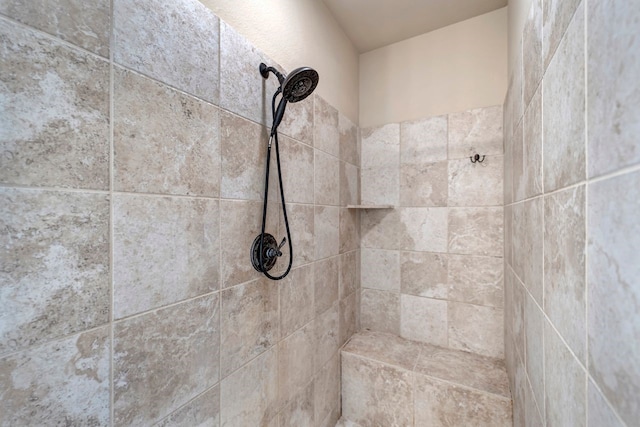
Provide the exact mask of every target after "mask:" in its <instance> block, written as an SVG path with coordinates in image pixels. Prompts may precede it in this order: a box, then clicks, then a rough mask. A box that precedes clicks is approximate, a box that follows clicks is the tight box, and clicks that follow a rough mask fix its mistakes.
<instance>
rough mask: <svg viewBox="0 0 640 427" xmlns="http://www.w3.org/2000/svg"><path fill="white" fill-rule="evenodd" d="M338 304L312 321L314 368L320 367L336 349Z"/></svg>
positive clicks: (338, 317)
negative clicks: (314, 338)
mask: <svg viewBox="0 0 640 427" xmlns="http://www.w3.org/2000/svg"><path fill="white" fill-rule="evenodd" d="M339 311H340V310H339V305H338V304H334V305H333V306H332V307H331V308H330V309H328V310H327V311H325V312H324V313H322V314H320V315H319V316H318V317H316V319H315V320H314V322H313V327H314V328H315V334H316V351H315V353H314V357H313V359H314V362H313V363H314V370H315V371H318V370H319V369H320V368H322V367H323V366H324V365H325V364H326V363H327V362H328V361H329V360H330V359H331V358H332V357H333V356H334V355H335V354H336V352H337V351H338V348H339V341H340V312H339Z"/></svg>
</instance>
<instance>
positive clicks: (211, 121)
mask: <svg viewBox="0 0 640 427" xmlns="http://www.w3.org/2000/svg"><path fill="white" fill-rule="evenodd" d="M114 91H115V93H114V102H115V110H114V111H115V113H114V154H115V156H114V162H115V163H114V181H115V182H114V186H115V189H116V190H119V191H129V192H143V193H159V194H181V195H198V196H210V197H217V196H218V195H219V192H220V132H219V131H220V129H219V112H218V109H217V108H216V107H214V106H213V105H211V104H208V103H206V102H203V101H201V100H199V99H197V98H193V97H191V96H188V95H185V94H183V93H180V92H178V91H176V90H173V89H170V88H169V87H167V86H164V85H162V84H160V83H157V82H154V81H153V80H150V79H148V78H145V77H142V76H140V75H138V74H135V73H133V72H131V71H127V70H124V69H122V68H119V67H116V68H115V71H114Z"/></svg>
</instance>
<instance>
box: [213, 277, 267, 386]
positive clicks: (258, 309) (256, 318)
mask: <svg viewBox="0 0 640 427" xmlns="http://www.w3.org/2000/svg"><path fill="white" fill-rule="evenodd" d="M221 298H222V301H221V306H222V308H221V320H220V331H221V332H220V348H221V354H220V369H221V375H222V377H223V378H224V377H226V376H227V375H229V374H230V373H231V372H233V371H234V370H236V369H237V368H239V367H240V366H242V365H243V364H245V363H246V362H248V361H249V360H251V359H253V358H254V357H256V356H257V355H259V354H260V353H263V352H264V351H266V350H268V349H269V347H271V346H272V345H274V344H275V343H276V342H277V340H278V282H275V281H273V280H268V279H266V278H264V279H258V280H254V281H252V282H249V283H245V284H243V285H239V286H234V287H232V288H230V289H226V290H224V291H222V295H221Z"/></svg>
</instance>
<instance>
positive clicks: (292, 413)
mask: <svg viewBox="0 0 640 427" xmlns="http://www.w3.org/2000/svg"><path fill="white" fill-rule="evenodd" d="M313 412H314V383H313V381H312V382H310V383H309V384H308V385H307V386H306V387H305V388H304V389H303V390H302V391H298V392H297V393H296V395H295V396H294V397H293V398H292V399H291V400H290V401H289V403H287V404H285V405H284V407H283V408H282V410H281V411H280V414H279V415H278V423H279V424H278V426H279V427H300V426H312V425H314V424H313Z"/></svg>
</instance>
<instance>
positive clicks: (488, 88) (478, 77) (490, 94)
mask: <svg viewBox="0 0 640 427" xmlns="http://www.w3.org/2000/svg"><path fill="white" fill-rule="evenodd" d="M506 90H507V8H506V7H505V8H502V9H499V10H496V11H494V12H491V13H487V14H485V15H481V16H478V17H475V18H472V19H469V20H467V21H463V22H460V23H457V24H454V25H450V26H448V27H445V28H442V29H440V30H436V31H432V32H430V33H426V34H423V35H420V36H417V37H414V38H411V39H408V40H405V41H402V42H399V43H395V44H392V45H389V46H386V47H383V48H380V49H376V50H374V51H371V52H367V53H364V54H362V55H360V126H361V127H368V126H376V125H381V124H386V123H394V122H396V123H397V122H402V121H406V120H414V119H420V118H424V117H430V116H436V115H441V114H448V113H451V112H455V111H464V110H469V109H473V108H480V107H489V106H492V105H500V104H502V102H503V101H504V96H505V93H506Z"/></svg>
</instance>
